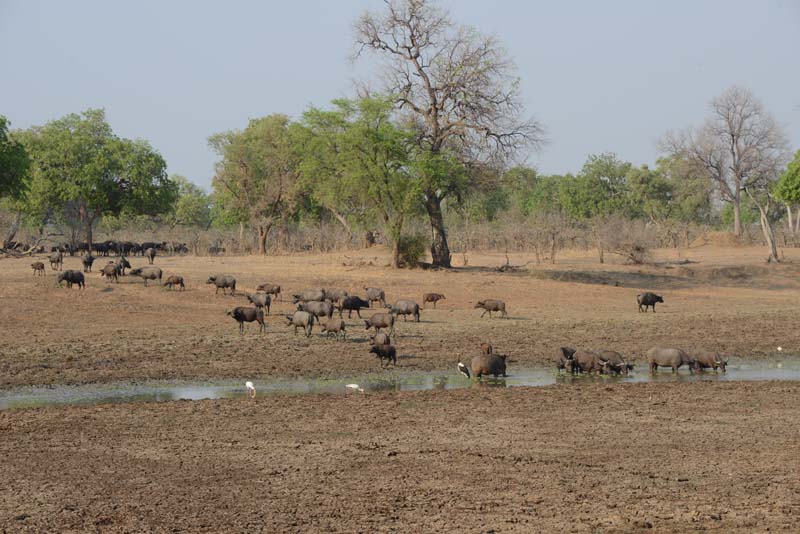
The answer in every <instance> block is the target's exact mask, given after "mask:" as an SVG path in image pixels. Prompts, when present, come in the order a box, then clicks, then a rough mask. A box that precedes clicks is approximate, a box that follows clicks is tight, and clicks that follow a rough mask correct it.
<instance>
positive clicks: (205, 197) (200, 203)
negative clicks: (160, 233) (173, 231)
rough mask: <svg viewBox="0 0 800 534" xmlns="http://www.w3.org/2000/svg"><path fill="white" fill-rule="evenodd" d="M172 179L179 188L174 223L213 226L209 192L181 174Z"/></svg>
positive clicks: (206, 227)
mask: <svg viewBox="0 0 800 534" xmlns="http://www.w3.org/2000/svg"><path fill="white" fill-rule="evenodd" d="M170 180H172V182H173V183H174V184H175V185H176V186H177V188H178V195H177V198H176V199H175V204H174V206H173V212H172V220H171V222H172V224H173V225H183V226H194V227H197V228H202V229H204V230H207V229H208V228H209V227H210V226H211V197H210V196H209V194H208V193H206V192H205V191H203V189H202V188H200V187H198V186H197V185H195V184H193V183H192V182H190V181H189V180H187V179H186V178H185V177H183V176H181V175H178V174H174V175H172V176H171V177H170Z"/></svg>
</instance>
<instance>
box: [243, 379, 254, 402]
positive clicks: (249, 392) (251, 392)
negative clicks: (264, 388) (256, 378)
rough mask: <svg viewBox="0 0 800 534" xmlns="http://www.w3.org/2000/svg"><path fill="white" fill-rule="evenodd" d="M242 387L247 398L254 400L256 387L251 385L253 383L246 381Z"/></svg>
mask: <svg viewBox="0 0 800 534" xmlns="http://www.w3.org/2000/svg"><path fill="white" fill-rule="evenodd" d="M244 387H246V388H247V396H248V397H250V398H251V399H254V398H255V397H256V387H255V386H254V385H253V383H252V382H250V381H249V380H248V381H247V382H245V383H244Z"/></svg>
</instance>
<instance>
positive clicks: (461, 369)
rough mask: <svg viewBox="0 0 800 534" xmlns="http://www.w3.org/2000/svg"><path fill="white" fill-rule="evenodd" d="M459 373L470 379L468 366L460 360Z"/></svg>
mask: <svg viewBox="0 0 800 534" xmlns="http://www.w3.org/2000/svg"><path fill="white" fill-rule="evenodd" d="M458 372H459V373H461V374H462V375H464V376H466V377H467V378H470V375H469V369H468V368H467V366H466V365H464V364H463V363H461V360H458Z"/></svg>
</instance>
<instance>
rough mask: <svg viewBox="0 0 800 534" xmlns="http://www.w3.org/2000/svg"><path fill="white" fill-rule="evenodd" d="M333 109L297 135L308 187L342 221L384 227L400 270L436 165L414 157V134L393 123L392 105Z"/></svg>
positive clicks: (368, 102) (314, 114) (363, 103)
mask: <svg viewBox="0 0 800 534" xmlns="http://www.w3.org/2000/svg"><path fill="white" fill-rule="evenodd" d="M333 105H334V108H333V109H332V110H329V111H322V110H319V109H314V108H312V109H310V110H309V111H307V112H306V113H305V114H304V115H303V124H302V130H300V129H298V131H297V136H296V139H298V140H299V142H298V146H299V147H302V153H303V157H302V160H301V164H300V173H301V176H302V179H301V182H302V184H303V187H304V188H305V189H306V190H308V191H309V194H310V195H311V197H312V198H314V199H315V200H316V201H318V202H319V203H320V204H321V205H323V206H325V207H326V208H327V209H329V210H331V211H332V212H334V214H337V215H338V216H341V217H347V218H349V219H350V220H353V219H354V218H355V219H360V220H362V221H367V220H378V221H380V222H381V223H382V225H383V227H384V231H385V232H386V234H387V235H388V236H389V237H390V239H391V240H392V242H393V243H394V244H395V253H394V259H393V262H394V263H395V264H397V263H398V262H399V256H398V254H399V252H398V251H399V244H400V240H401V238H402V236H403V227H404V225H405V223H406V221H407V220H408V218H409V217H410V216H411V215H413V214H414V213H415V212H416V211H417V210H419V204H420V202H419V200H420V197H421V189H420V185H421V180H420V174H421V172H424V170H421V168H424V169H425V170H427V168H428V167H429V166H430V165H431V161H432V160H431V158H429V157H419V154H417V153H415V152H414V145H413V143H412V140H413V136H412V134H411V133H410V132H409V131H406V130H404V129H402V128H400V127H399V126H397V125H396V124H395V123H394V121H393V120H392V102H391V101H390V100H389V99H383V98H362V99H359V100H356V101H351V100H336V101H334V102H333ZM435 164H436V165H443V164H445V159H444V158H441V159H437V160H436V162H435Z"/></svg>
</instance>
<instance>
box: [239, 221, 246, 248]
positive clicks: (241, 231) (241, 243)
mask: <svg viewBox="0 0 800 534" xmlns="http://www.w3.org/2000/svg"><path fill="white" fill-rule="evenodd" d="M244 248H245V247H244V223H243V222H242V221H239V252H244Z"/></svg>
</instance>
